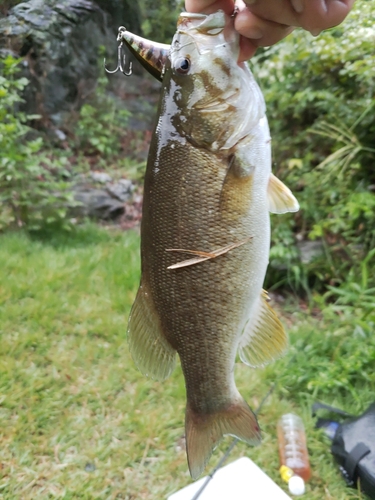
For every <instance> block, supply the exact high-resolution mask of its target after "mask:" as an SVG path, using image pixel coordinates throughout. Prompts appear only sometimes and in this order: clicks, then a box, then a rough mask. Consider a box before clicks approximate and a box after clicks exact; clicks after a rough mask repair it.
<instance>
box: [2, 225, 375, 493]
mask: <svg viewBox="0 0 375 500" xmlns="http://www.w3.org/2000/svg"><path fill="white" fill-rule="evenodd" d="M138 248H139V236H138V235H137V234H136V233H135V232H131V231H127V232H117V231H110V232H109V231H105V230H103V229H101V228H99V227H97V226H95V225H84V226H80V227H75V228H73V230H72V231H71V232H69V233H62V232H55V233H53V234H52V235H51V234H49V235H48V236H47V235H44V234H41V233H39V234H36V233H33V234H32V236H30V235H28V234H26V233H25V232H22V231H19V232H17V233H7V234H2V235H0V262H1V263H2V266H1V267H0V317H1V322H0V336H1V341H2V344H1V349H0V440H1V443H2V448H1V464H2V465H1V468H0V497H1V496H3V497H4V499H5V498H6V499H13V498H22V499H24V500H30V499H34V498H38V499H41V500H44V499H47V498H52V497H53V498H61V499H76V498H82V499H95V498H97V499H103V498H122V499H124V500H125V499H128V500H130V498H137V499H140V500H142V499H145V500H146V499H150V498H166V497H167V496H168V495H169V494H171V493H172V492H173V491H176V490H177V489H179V488H182V487H183V486H185V485H186V484H188V483H190V482H191V480H190V477H189V475H188V472H187V463H186V455H185V450H184V440H183V435H184V409H185V390H184V384H183V377H182V373H181V369H180V368H179V367H178V368H177V369H176V370H175V372H174V373H173V375H172V376H171V378H170V379H168V380H166V381H163V382H156V381H153V380H151V379H147V378H146V377H144V376H143V375H142V374H141V373H140V372H139V371H138V370H137V369H136V367H135V365H134V362H133V361H132V359H131V356H130V354H129V350H128V346H127V342H126V338H125V337H126V322H127V316H128V314H129V311H130V307H131V304H132V301H133V300H134V297H135V294H136V290H137V287H138V284H139V250H138ZM369 264H370V262H368V265H369ZM364 276H365V275H364ZM364 279H365V277H364ZM298 309H301V307H300V306H299V304H298V303H295V302H293V303H291V304H288V306H287V310H289V311H293V314H288V315H287V317H286V320H287V322H288V323H289V324H290V325H291V327H290V328H289V329H290V330H291V334H290V337H291V339H290V343H291V346H292V347H291V348H290V353H289V354H288V356H287V357H285V358H283V359H281V360H279V361H277V362H276V363H273V364H271V365H270V366H268V367H266V368H265V369H256V370H252V369H250V368H249V367H248V366H245V365H244V364H243V363H237V365H236V382H237V385H238V388H239V390H240V392H241V393H242V394H243V396H244V397H245V399H246V400H247V401H248V402H249V404H250V405H251V406H252V408H253V409H254V410H255V409H256V408H257V407H258V405H259V402H260V401H261V400H262V399H263V397H264V396H265V394H266V393H267V392H268V390H269V387H270V384H271V383H276V388H275V390H274V392H273V394H272V395H271V396H270V397H269V398H268V399H267V401H266V402H265V404H264V406H263V408H262V410H261V412H260V414H259V422H260V425H261V428H262V433H263V443H262V445H261V446H259V447H257V448H253V447H249V446H247V445H245V444H242V443H239V444H238V445H237V446H236V447H235V448H234V450H233V451H232V453H231V455H230V459H229V460H230V461H232V460H235V459H236V458H238V457H239V456H241V455H247V456H250V457H251V458H252V459H253V460H254V461H255V462H256V463H257V464H258V465H259V466H260V467H261V468H262V469H263V470H264V471H265V472H266V473H267V474H269V475H270V476H271V477H272V479H274V480H275V481H276V482H278V483H279V484H280V486H281V487H282V488H284V489H286V485H285V484H282V482H281V480H280V477H279V473H278V450H277V438H276V422H277V420H278V418H279V417H280V416H281V415H282V414H283V413H287V412H290V411H293V412H295V413H298V414H300V415H301V416H303V418H304V422H305V425H306V427H307V435H308V446H309V453H310V460H311V465H312V470H313V478H312V480H311V481H310V482H309V483H308V484H307V486H306V487H307V493H306V495H305V496H306V498H308V499H309V500H331V499H332V498H334V499H346V500H350V499H352V500H354V499H358V500H359V499H360V498H361V496H360V494H359V493H358V492H356V491H355V490H349V489H347V487H346V485H345V482H344V481H343V480H342V478H341V476H340V473H339V470H338V467H337V465H335V464H334V463H333V460H332V457H331V454H330V445H329V443H328V442H327V441H326V440H325V439H324V438H323V436H322V435H321V433H320V432H319V431H318V430H315V429H314V420H313V419H312V418H311V404H312V402H314V401H315V397H319V398H321V399H322V400H323V401H325V402H327V403H332V404H334V405H336V406H339V407H341V408H343V409H345V410H347V411H348V412H352V413H354V414H357V413H360V412H362V411H364V410H365V409H366V406H368V405H369V404H370V402H372V400H373V394H374V385H375V381H374V376H375V374H374V370H373V369H372V366H373V358H372V364H371V366H370V369H367V368H366V363H368V362H369V361H368V360H369V359H370V356H371V355H372V356H373V355H374V336H373V335H372V338H371V337H370V336H368V337H366V340H365V341H363V338H362V337H361V336H360V335H359V333H358V334H357V333H356V332H354V333H353V330H350V328H349V326H347V327H345V328H346V330H345V331H344V330H343V325H342V316H339V315H338V314H337V313H334V312H332V315H331V316H330V317H327V318H326V319H325V318H317V317H315V318H313V319H312V318H311V317H310V316H311V314H310V312H309V311H306V312H305V313H302V312H298V313H295V311H296V310H298ZM348 319H349V318H348ZM351 321H353V319H351ZM352 337H353V338H352ZM366 342H367V346H368V353H366V352H365V350H366ZM345 346H346V347H347V348H348V349H350V351H349V350H348V351H347V352H345V350H344V347H345ZM349 352H350V354H349ZM294 353H296V356H295V358H294V360H293V361H292V362H291V363H290V359H291V358H292V357H293V356H294ZM326 373H329V375H331V376H332V375H334V376H335V378H334V379H332V378H330V377H328V376H327V375H326ZM345 378H346V379H347V380H348V384H347V385H345V383H344V379H345ZM336 380H337V382H336ZM229 442H230V438H226V439H225V440H224V441H223V443H222V444H221V445H220V446H219V447H218V449H217V450H216V451H215V452H214V454H213V457H212V459H211V460H210V463H209V466H208V468H207V472H208V471H209V470H210V469H211V467H213V466H215V465H216V464H217V462H218V461H219V458H221V456H222V453H223V451H224V450H226V448H227V446H228V444H229Z"/></svg>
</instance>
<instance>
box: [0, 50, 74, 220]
mask: <svg viewBox="0 0 375 500" xmlns="http://www.w3.org/2000/svg"><path fill="white" fill-rule="evenodd" d="M0 63H1V67H2V70H3V71H2V73H3V74H2V76H0V151H1V159H0V203H1V204H0V230H1V229H4V228H6V227H9V226H19V227H20V226H26V227H27V228H28V229H30V230H32V229H40V228H41V227H43V226H45V225H56V224H57V225H60V226H63V227H68V222H67V216H68V211H69V208H70V207H72V206H75V205H76V203H75V202H74V200H73V195H72V194H71V192H70V190H69V187H70V183H69V179H70V177H71V173H70V171H69V170H68V169H67V161H66V158H64V157H61V158H59V157H58V156H57V155H53V156H52V155H51V154H49V152H47V151H45V150H44V149H43V140H42V138H40V137H39V138H37V139H30V138H28V133H29V132H30V130H31V129H30V128H29V127H28V126H27V124H26V123H27V122H28V121H29V120H32V119H34V118H36V117H35V116H28V115H26V114H25V113H23V112H21V111H20V110H19V108H18V106H19V104H20V103H21V102H22V98H21V97H20V94H21V93H22V91H23V89H24V88H25V86H26V85H27V84H28V81H27V79H26V78H22V77H19V76H18V71H19V70H18V63H19V61H17V60H15V59H13V58H12V57H10V56H7V57H5V58H3V59H2V60H1V61H0Z"/></svg>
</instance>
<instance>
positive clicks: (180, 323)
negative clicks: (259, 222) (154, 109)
mask: <svg viewBox="0 0 375 500" xmlns="http://www.w3.org/2000/svg"><path fill="white" fill-rule="evenodd" d="M186 164H188V165H189V168H188V169H187V168H186ZM159 165H162V168H160V169H159V167H158V168H157V170H158V171H157V172H155V168H153V169H149V170H148V173H147V175H146V179H145V196H146V199H147V196H148V194H152V202H150V203H149V204H146V205H145V210H144V212H143V220H142V235H143V237H142V247H141V248H142V255H143V256H144V258H143V259H142V262H143V267H142V274H144V276H145V277H147V278H146V279H149V283H150V290H151V294H152V296H153V297H154V301H155V305H156V308H157V309H158V310H159V311H161V318H162V325H163V331H164V333H165V336H166V338H167V340H168V342H170V344H171V345H172V347H174V348H175V349H176V350H177V352H178V353H179V354H180V358H181V361H182V366H183V369H184V374H185V379H186V383H187V393H188V399H189V401H190V402H191V403H193V401H194V406H195V407H196V408H202V409H203V408H206V409H207V411H210V410H211V411H212V410H213V409H215V407H216V406H215V405H217V404H218V403H219V402H220V400H221V399H223V400H224V402H225V403H226V402H227V401H229V400H230V399H231V397H232V385H233V382H232V379H233V374H232V368H233V364H234V358H235V354H236V350H237V345H236V343H235V339H237V338H238V324H239V322H240V321H241V320H242V317H243V316H244V313H245V312H246V310H247V305H248V298H249V295H251V293H252V290H253V287H252V285H253V282H254V278H253V275H254V272H253V273H251V272H249V273H248V274H246V277H245V279H244V273H243V269H244V268H247V269H249V268H251V267H253V268H254V263H255V262H256V265H257V266H258V265H259V260H260V257H261V256H259V258H257V257H258V256H256V258H255V259H254V256H253V255H252V254H251V253H250V252H249V249H248V247H247V246H248V245H252V244H253V240H250V241H249V242H248V243H246V244H244V245H242V246H241V247H239V248H236V249H235V250H233V253H232V254H231V253H230V252H229V253H228V254H226V255H224V256H221V257H217V258H216V259H212V260H208V261H206V262H202V263H200V264H198V265H196V266H191V267H186V268H182V269H177V270H175V271H171V270H168V269H167V268H168V266H170V265H171V264H174V263H176V262H178V261H179V260H181V254H179V253H169V252H166V249H167V248H168V249H169V248H171V249H173V248H181V249H195V250H202V251H209V250H212V249H215V248H221V247H223V246H225V245H227V244H228V243H231V242H233V240H244V239H245V238H247V237H251V236H253V233H254V231H252V219H251V218H249V217H248V216H243V217H242V218H241V219H240V220H239V219H238V218H237V217H232V213H231V212H228V211H225V212H224V213H223V212H222V210H221V209H220V207H221V206H222V200H223V198H222V196H223V184H224V182H225V178H226V174H227V170H228V160H227V158H225V157H222V158H218V157H217V156H216V155H212V154H207V153H205V152H203V153H202V151H200V150H198V149H196V148H194V147H192V146H189V145H185V144H184V145H181V144H180V143H179V142H176V143H174V148H173V149H172V148H170V147H164V148H162V149H161V151H160V154H159ZM175 200H179V203H178V204H177V206H176V201H175ZM234 205H235V204H234ZM260 215H263V214H260ZM263 219H264V221H263V223H264V227H265V235H262V237H263V238H264V237H265V238H268V235H267V225H268V215H267V216H266V217H264V216H263ZM253 239H254V241H255V240H256V239H257V236H256V235H255V236H253ZM263 260H264V259H263ZM239 264H240V265H239ZM254 271H255V270H254ZM238 290H241V294H238ZM246 292H247V293H246ZM223 360H226V366H225V367H223V368H222V365H223ZM210 372H214V373H215V377H214V378H213V379H212V380H211V378H210V379H209V383H205V380H204V379H205V378H206V379H207V374H208V373H210ZM218 374H220V375H221V376H220V377H218V376H217V375H218ZM208 396H209V397H208ZM210 401H212V403H210ZM225 403H224V404H225ZM210 406H212V407H211V408H210ZM207 407H208V408H207Z"/></svg>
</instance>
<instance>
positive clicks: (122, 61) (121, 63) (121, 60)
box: [104, 42, 133, 76]
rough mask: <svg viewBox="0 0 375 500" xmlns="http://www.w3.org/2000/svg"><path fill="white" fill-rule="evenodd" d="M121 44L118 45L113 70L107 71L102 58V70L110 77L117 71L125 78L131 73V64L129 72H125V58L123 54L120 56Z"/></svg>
mask: <svg viewBox="0 0 375 500" xmlns="http://www.w3.org/2000/svg"><path fill="white" fill-rule="evenodd" d="M122 44H123V42H121V43H120V45H119V46H118V47H117V68H116V69H114V70H113V71H111V70H109V69H108V68H107V66H106V65H105V58H104V69H105V70H106V72H107V73H109V74H110V75H113V73H117V72H118V71H121V73H123V74H124V75H125V76H130V75H131V74H132V73H133V69H132V66H133V64H132V62H130V64H129V70H128V71H125V69H124V68H125V64H126V57H125V54H124V55H123V54H122Z"/></svg>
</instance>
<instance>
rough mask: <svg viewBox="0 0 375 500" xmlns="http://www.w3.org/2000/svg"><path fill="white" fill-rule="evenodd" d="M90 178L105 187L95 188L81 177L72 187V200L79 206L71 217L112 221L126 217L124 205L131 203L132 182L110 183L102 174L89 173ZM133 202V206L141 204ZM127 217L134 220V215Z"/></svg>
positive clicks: (125, 180) (138, 201)
mask: <svg viewBox="0 0 375 500" xmlns="http://www.w3.org/2000/svg"><path fill="white" fill-rule="evenodd" d="M90 177H91V179H92V180H93V181H94V182H99V183H101V184H105V186H104V187H103V188H97V187H96V186H95V185H92V184H91V183H90V182H88V179H87V178H84V177H82V178H81V179H80V180H79V182H78V184H76V185H75V186H74V187H73V192H74V199H75V200H76V201H78V202H79V206H77V207H75V208H74V210H73V213H72V216H75V217H91V218H94V219H102V220H114V219H118V218H119V216H121V215H124V214H125V215H126V213H125V212H126V209H127V207H126V204H127V203H128V202H129V201H131V198H132V196H133V192H134V190H135V186H134V184H133V183H132V181H130V180H128V179H120V180H119V181H118V182H112V179H111V177H110V176H109V175H108V174H106V173H104V172H91V173H90ZM133 201H134V204H135V205H137V204H139V203H141V200H137V199H134V200H133ZM128 211H129V210H128ZM130 212H131V210H130ZM128 215H131V217H130V218H131V219H132V220H133V219H136V217H135V215H134V214H128Z"/></svg>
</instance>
